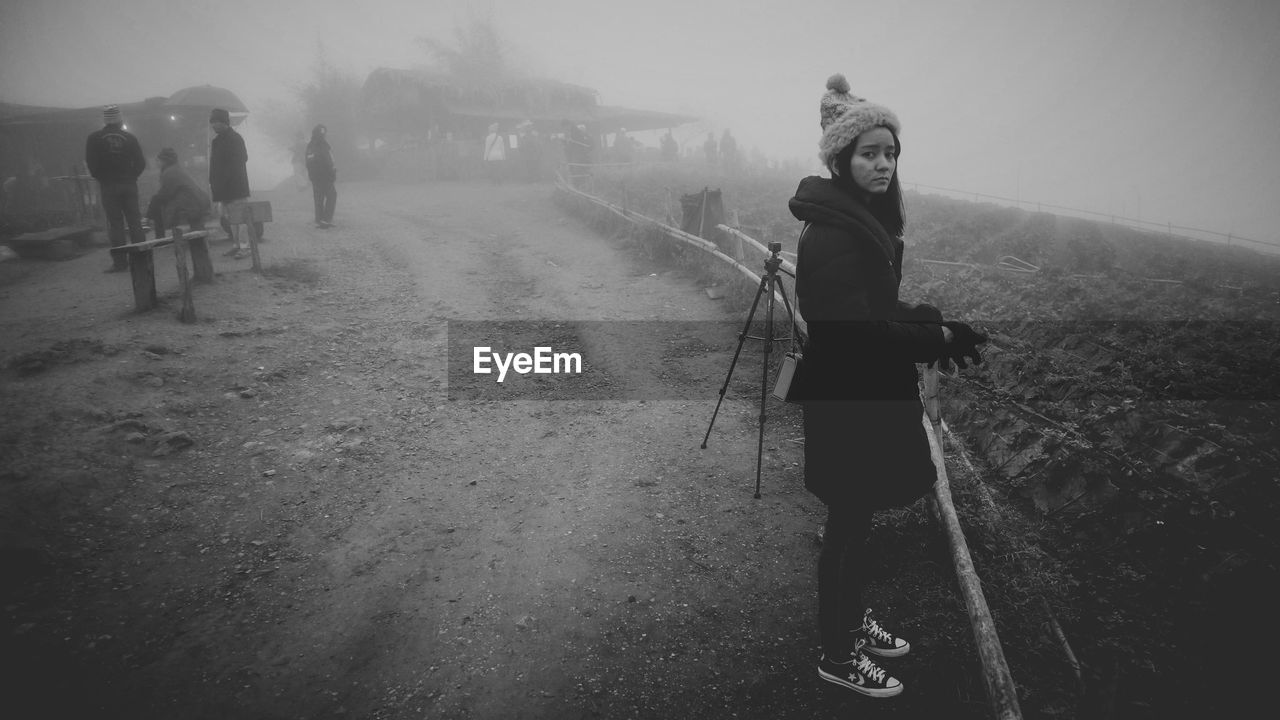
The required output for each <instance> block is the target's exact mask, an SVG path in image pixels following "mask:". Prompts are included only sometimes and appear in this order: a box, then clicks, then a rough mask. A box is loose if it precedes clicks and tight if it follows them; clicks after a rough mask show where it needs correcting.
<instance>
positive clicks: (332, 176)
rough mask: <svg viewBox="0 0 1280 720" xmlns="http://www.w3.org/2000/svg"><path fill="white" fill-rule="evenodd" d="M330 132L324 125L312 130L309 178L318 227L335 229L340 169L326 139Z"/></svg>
mask: <svg viewBox="0 0 1280 720" xmlns="http://www.w3.org/2000/svg"><path fill="white" fill-rule="evenodd" d="M328 133H329V130H328V128H326V127H325V126H324V125H316V126H315V127H314V128H312V129H311V142H309V143H307V150H306V162H307V177H308V179H310V180H311V194H312V199H314V200H315V206H316V208H315V209H316V227H318V228H331V227H333V209H334V206H335V205H337V204H338V188H337V185H336V183H337V181H338V167H337V166H336V165H335V164H334V162H333V151H332V150H331V149H330V148H329V141H328V140H327V139H325V136H326V135H328Z"/></svg>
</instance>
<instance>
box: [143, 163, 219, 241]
mask: <svg viewBox="0 0 1280 720" xmlns="http://www.w3.org/2000/svg"><path fill="white" fill-rule="evenodd" d="M156 161H157V162H159V163H160V189H159V190H157V191H156V194H155V195H153V196H151V202H150V204H149V205H148V206H147V217H149V218H151V225H152V227H154V228H155V230H156V237H157V238H161V237H164V234H165V232H166V230H169V229H172V228H174V227H177V226H178V225H182V224H186V225H187V226H188V227H190V228H191V229H192V230H203V229H204V221H205V218H206V217H208V215H209V208H210V202H209V196H208V195H207V194H206V193H205V191H204V190H202V189H201V188H200V186H199V185H197V184H196V181H195V180H193V179H192V178H191V176H190V175H188V174H187V171H186V170H183V169H182V166H181V165H179V164H178V152H177V151H176V150H174V149H173V148H164V149H162V150H161V151H160V154H159V155H157V156H156Z"/></svg>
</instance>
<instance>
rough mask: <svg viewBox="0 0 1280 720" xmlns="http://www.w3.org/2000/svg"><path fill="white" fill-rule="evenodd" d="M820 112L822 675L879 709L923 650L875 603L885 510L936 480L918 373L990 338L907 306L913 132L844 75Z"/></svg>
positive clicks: (803, 200) (804, 274)
mask: <svg viewBox="0 0 1280 720" xmlns="http://www.w3.org/2000/svg"><path fill="white" fill-rule="evenodd" d="M827 89H828V92H827V93H826V94H825V95H823V97H822V101H821V103H820V121H821V125H822V139H821V141H820V142H819V145H818V147H819V155H818V156H819V159H820V160H821V161H822V162H823V164H824V165H825V166H826V168H827V170H828V172H830V174H831V177H830V178H825V177H820V176H817V175H813V176H809V177H806V178H804V179H802V180H801V181H800V184H799V187H798V188H797V189H796V194H795V196H794V197H793V198H791V200H790V202H789V204H788V205H789V208H790V210H791V214H792V215H794V216H795V217H796V219H798V220H800V221H802V222H804V223H805V226H804V230H803V231H802V232H801V234H800V240H799V247H798V250H797V258H796V275H795V277H796V281H795V282H796V285H795V291H796V303H797V306H798V308H799V310H800V314H801V315H803V316H804V318H805V321H806V323H807V324H808V330H809V336H808V339H807V342H806V344H805V347H804V365H803V367H802V377H801V379H800V381H799V382H800V387H799V388H798V390H799V394H800V399H801V401H802V408H803V416H804V420H803V422H804V484H805V488H806V489H808V490H809V491H810V492H812V493H813V494H814V495H816V496H817V497H818V499H820V500H821V501H822V502H823V503H824V504H825V505H826V506H827V524H826V532H825V535H824V538H823V543H822V552H821V554H820V556H819V558H818V631H819V636H820V638H821V643H822V657H821V659H820V660H819V661H818V676H819V677H820V678H822V679H823V680H826V681H828V682H832V683H835V684H837V685H841V686H843V687H846V688H849V689H850V690H853V691H854V692H857V693H860V694H862V695H868V696H871V697H889V696H893V695H897V694H898V693H900V692H902V687H903V686H902V683H901V682H900V681H899V680H897V679H896V678H894V677H893V676H891V675H889V674H888V673H887V672H885V670H884V669H883V668H881V667H880V666H879V665H877V664H876V662H875V661H874V659H873V658H876V657H880V658H895V657H899V656H902V655H905V654H907V652H908V651H909V650H910V649H911V645H910V643H908V642H907V641H906V640H904V639H902V638H900V637H898V636H897V635H896V634H895V633H893V632H891V631H890V630H889V629H888V628H886V627H885V625H883V624H882V622H881V621H882V618H880V617H878V616H877V615H876V614H875V613H874V612H873V611H872V610H871V609H870V608H869V607H868V605H867V604H866V603H865V602H864V600H865V598H864V597H863V592H862V591H863V583H864V582H865V581H866V574H867V568H868V560H869V558H868V550H867V535H868V533H869V532H870V530H871V518H872V515H873V513H874V512H875V511H877V510H882V509H885V508H891V507H900V506H904V505H909V504H911V503H912V502H914V501H916V500H917V499H919V498H920V497H922V496H924V495H925V494H926V493H928V492H929V490H930V488H932V486H933V483H934V481H935V480H936V478H937V474H936V471H935V468H934V465H933V460H932V454H931V452H930V448H929V440H928V437H927V435H926V434H925V430H924V426H923V425H922V424H921V422H920V420H921V413H922V408H921V404H920V395H919V390H918V388H917V371H916V366H915V363H917V362H931V361H935V360H943V361H955V362H956V364H957V365H959V366H960V367H967V365H966V364H965V360H966V359H968V360H971V361H972V362H973V363H974V364H977V363H979V362H981V360H982V358H981V356H980V355H979V353H978V349H977V347H978V345H980V344H982V343H983V342H985V341H986V339H987V338H986V336H985V335H982V334H981V333H979V332H977V331H976V330H974V329H973V328H971V327H970V326H968V325H966V324H964V323H959V322H943V319H942V313H941V312H939V311H938V309H937V308H934V307H932V306H929V305H915V306H911V305H907V304H905V303H903V302H901V301H900V300H899V299H898V285H899V283H900V282H901V278H902V250H903V243H902V230H903V224H904V219H905V211H904V209H903V205H902V190H901V187H900V185H899V181H898V172H897V168H898V155H899V151H900V150H901V144H900V143H899V140H898V136H899V133H900V129H901V125H900V124H899V122H898V117H897V116H896V115H895V114H894V113H893V112H892V111H891V110H889V109H888V108H886V107H883V106H881V105H876V104H874V103H871V102H867V101H866V100H864V99H862V98H858V97H854V96H853V95H851V94H849V83H848V82H847V81H846V80H845V78H844V76H843V75H838V74H837V75H833V76H832V77H831V78H830V79H829V80H828V81H827Z"/></svg>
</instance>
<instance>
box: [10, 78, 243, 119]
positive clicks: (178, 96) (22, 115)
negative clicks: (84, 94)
mask: <svg viewBox="0 0 1280 720" xmlns="http://www.w3.org/2000/svg"><path fill="white" fill-rule="evenodd" d="M214 101H216V102H214ZM119 106H120V114H121V115H122V116H123V117H124V121H125V123H126V124H127V123H128V122H129V121H130V120H131V119H133V120H138V119H141V118H144V117H160V116H166V115H174V114H184V115H185V114H190V113H193V112H198V113H207V112H208V111H209V110H211V109H212V108H215V107H223V108H224V109H226V110H228V111H229V112H230V113H231V123H232V124H233V125H237V124H239V122H240V121H241V120H243V119H244V117H245V115H247V114H248V112H249V110H248V108H247V107H245V104H244V103H243V102H241V100H240V98H238V97H236V95H235V93H233V92H231V91H230V90H227V89H225V88H219V87H214V86H212V85H202V86H196V87H190V88H184V89H182V90H179V91H178V92H176V93H174V94H173V95H171V96H169V97H151V98H147V99H146V100H141V101H138V102H131V103H119ZM205 119H207V118H202V120H205ZM61 124H66V125H76V126H82V125H86V124H87V125H89V126H101V124H102V106H101V105H93V106H91V107H81V108H57V107H45V106H37V105H17V104H13V103H0V127H16V126H23V125H61Z"/></svg>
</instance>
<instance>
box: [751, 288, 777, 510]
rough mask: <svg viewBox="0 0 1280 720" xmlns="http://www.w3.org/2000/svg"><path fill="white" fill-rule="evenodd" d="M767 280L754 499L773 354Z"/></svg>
mask: <svg viewBox="0 0 1280 720" xmlns="http://www.w3.org/2000/svg"><path fill="white" fill-rule="evenodd" d="M765 280H767V282H764V281H762V283H761V289H762V290H764V289H765V288H766V287H767V292H768V293H769V296H768V298H766V299H765V306H764V307H765V315H764V361H763V362H762V363H761V365H762V367H761V368H760V420H759V425H760V434H759V436H758V437H757V438H756V494H755V495H754V496H753V497H754V498H755V499H756V500H759V499H760V473H761V472H762V468H761V466H762V464H763V460H764V421H765V415H766V413H765V409H766V408H767V407H768V404H769V358H770V356H771V355H772V354H773V283H774V278H773V275H772V274H770V275H767V276H766V277H765Z"/></svg>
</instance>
